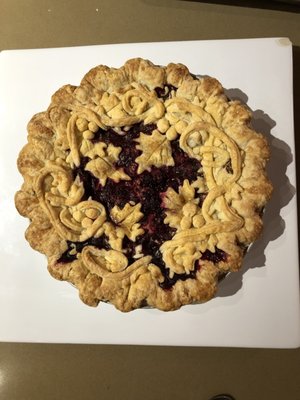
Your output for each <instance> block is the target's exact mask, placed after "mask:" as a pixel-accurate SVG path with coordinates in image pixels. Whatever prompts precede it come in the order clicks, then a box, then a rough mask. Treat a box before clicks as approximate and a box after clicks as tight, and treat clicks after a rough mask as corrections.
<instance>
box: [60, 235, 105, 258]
mask: <svg viewBox="0 0 300 400" xmlns="http://www.w3.org/2000/svg"><path fill="white" fill-rule="evenodd" d="M67 244H68V248H67V250H66V251H65V252H64V253H63V254H62V256H61V257H60V259H59V260H58V262H61V263H67V262H72V261H74V260H76V258H77V254H71V251H72V250H73V249H75V250H76V252H77V253H81V251H82V249H83V248H84V247H85V246H94V247H97V248H98V249H105V250H109V249H110V245H109V242H108V238H107V236H106V235H102V236H101V237H99V238H94V237H93V238H90V239H88V240H85V241H84V242H70V241H67Z"/></svg>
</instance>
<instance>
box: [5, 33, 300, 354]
mask: <svg viewBox="0 0 300 400" xmlns="http://www.w3.org/2000/svg"><path fill="white" fill-rule="evenodd" d="M137 56H139V57H143V58H148V59H150V60H152V61H153V62H154V63H156V64H161V65H165V64H167V63H168V62H172V61H175V62H181V63H183V64H186V65H187V66H189V68H190V70H191V72H193V73H194V74H201V75H211V76H214V77H216V78H218V79H219V80H220V81H221V82H222V84H223V86H224V87H225V88H227V89H228V94H229V96H230V97H233V98H239V99H242V100H244V101H246V102H247V104H248V105H249V107H250V108H251V109H252V110H253V111H254V126H255V128H257V129H259V130H261V131H263V132H264V133H265V134H266V135H267V138H268V139H269V141H270V144H271V149H272V161H271V162H270V164H269V173H270V177H271V179H272V181H273V184H274V187H275V191H274V195H273V198H272V200H271V202H270V203H269V205H268V207H267V208H266V211H265V215H264V221H265V230H264V234H263V237H262V238H261V239H260V240H259V241H258V242H257V243H256V244H254V245H253V246H252V247H251V249H250V250H249V253H248V255H247V257H246V259H245V263H244V267H243V269H242V270H241V271H240V272H238V273H235V274H231V275H229V276H228V277H227V278H226V279H224V280H223V281H222V283H221V284H220V289H219V292H218V294H217V297H216V298H215V299H213V300H211V301H210V302H208V303H206V304H202V305H201V304H200V305H193V306H186V307H184V308H182V309H180V310H178V311H175V312H169V313H163V312H161V311H157V310H153V309H142V310H137V311H134V312H131V313H128V314H123V313H121V312H119V311H117V310H115V308H114V307H113V306H111V305H108V304H101V305H100V306H99V307H98V308H90V307H88V306H85V305H84V304H82V303H81V301H80V300H79V298H78V295H77V290H76V289H75V288H74V287H72V286H71V285H69V284H68V283H66V282H59V281H56V280H54V279H53V278H52V277H50V275H49V274H48V272H47V269H46V259H45V257H44V256H43V255H41V254H38V253H37V252H35V251H34V250H32V249H31V248H30V246H29V245H28V244H27V242H26V241H25V239H24V231H25V229H26V227H27V226H28V221H27V220H25V219H24V218H22V217H21V216H19V215H18V213H17V212H16V210H15V208H14V201H13V198H14V193H15V191H16V190H18V188H19V187H20V186H21V183H22V178H21V176H20V175H19V173H18V172H17V169H16V158H17V155H18V153H19V151H20V149H21V147H22V146H23V145H24V144H25V143H26V125H27V122H28V121H29V119H30V118H31V116H32V115H33V114H34V113H36V112H39V111H42V110H44V109H46V107H47V106H48V104H49V101H50V96H51V94H52V93H53V92H54V91H55V90H56V89H58V88H59V87H60V86H62V85H63V84H66V83H71V84H75V85H77V84H79V82H80V79H81V78H82V77H83V75H84V74H85V73H86V72H87V71H88V70H89V69H90V68H92V67H93V66H95V65H97V64H106V65H109V66H115V67H119V66H121V65H122V64H123V63H124V61H125V60H126V59H128V58H131V57H137ZM236 88H238V89H236ZM292 93H293V88H292V45H291V43H290V41H289V40H288V39H286V38H271V39H248V40H222V41H188V42H167V43H139V44H122V45H106V46H88V47H74V48H59V49H37V50H21V51H3V52H2V53H1V54H0V105H1V111H0V112H1V114H0V221H1V225H0V321H1V325H0V340H1V341H11V342H53V343H102V344H143V345H180V346H233V347H273V348H293V347H298V346H299V344H300V321H299V318H300V310H299V276H298V271H299V268H298V236H297V211H296V195H295V146H294V128H293V97H292Z"/></svg>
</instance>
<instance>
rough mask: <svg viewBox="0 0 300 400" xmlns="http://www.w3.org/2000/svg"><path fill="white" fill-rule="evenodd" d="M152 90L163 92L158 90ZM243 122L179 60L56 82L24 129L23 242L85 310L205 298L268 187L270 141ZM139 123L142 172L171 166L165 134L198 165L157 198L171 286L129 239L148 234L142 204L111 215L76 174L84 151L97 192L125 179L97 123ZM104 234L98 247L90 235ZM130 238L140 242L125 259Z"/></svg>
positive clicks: (163, 305) (171, 306)
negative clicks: (167, 234)
mask: <svg viewBox="0 0 300 400" xmlns="http://www.w3.org/2000/svg"><path fill="white" fill-rule="evenodd" d="M157 88H160V90H161V91H164V90H165V91H169V93H168V96H165V97H164V96H158V92H157V90H156V89H157ZM250 121H251V113H250V111H249V110H248V109H247V108H246V106H244V105H242V104H241V103H240V102H238V101H230V100H228V99H227V97H226V96H225V95H224V92H223V88H222V86H221V84H220V83H219V82H218V81H217V80H216V79H214V78H210V77H204V78H200V79H196V78H195V77H194V76H192V75H191V74H190V73H189V70H188V69H187V67H185V66H184V65H182V64H169V65H168V66H166V67H160V66H156V65H153V64H152V63H151V62H150V61H147V60H143V59H132V60H129V61H127V62H126V63H125V65H124V66H123V67H121V68H119V69H115V68H109V67H106V66H98V67H95V68H93V69H92V70H91V71H89V72H88V73H87V74H86V75H85V76H84V78H83V79H82V82H81V84H80V86H78V87H76V86H71V85H65V86H63V87H62V88H60V89H59V90H58V91H57V92H56V93H55V94H54V95H53V96H52V100H51V104H50V106H49V108H48V110H47V111H45V112H41V113H39V114H36V115H35V116H33V117H32V119H31V121H30V122H29V124H28V143H27V144H26V145H25V147H24V148H23V149H22V150H21V152H20V154H19V158H18V169H19V171H20V173H21V174H22V175H23V177H24V184H23V186H22V188H21V189H20V191H18V192H17V193H16V196H15V203H16V207H17V210H18V212H19V213H20V214H21V215H22V216H25V217H27V218H29V219H30V225H29V227H28V229H27V231H26V239H27V240H28V241H29V243H30V245H31V246H32V247H33V248H34V249H36V250H38V251H40V252H41V253H43V254H45V255H46V256H47V259H48V269H49V272H50V273H51V275H52V276H54V277H55V278H56V279H61V280H66V281H69V282H71V283H72V284H73V285H75V286H76V287H77V288H78V290H79V294H80V298H81V299H82V301H83V302H85V303H86V304H88V305H91V306H96V305H97V304H98V303H99V301H108V302H110V303H112V304H114V305H115V306H116V307H117V308H118V309H120V310H122V311H130V310H133V309H135V308H139V307H141V306H143V305H145V304H147V305H149V306H151V307H156V308H159V309H161V310H175V309H178V308H179V307H181V306H182V305H185V304H190V303H194V302H204V301H207V300H209V299H211V298H212V297H213V295H214V294H215V291H216V287H217V283H218V277H219V276H220V275H221V274H222V273H224V272H228V271H236V270H238V269H239V268H240V267H241V264H242V260H243V256H244V250H245V248H246V247H247V246H249V244H250V243H251V242H253V241H254V240H255V239H256V238H257V237H258V235H259V234H260V232H261V229H262V221H261V216H260V215H261V211H262V209H263V207H264V206H265V205H266V203H267V201H268V200H269V198H270V195H271V192H272V186H271V184H270V182H269V180H268V178H267V176H266V171H265V166H266V162H267V160H268V158H269V147H268V144H267V142H266V140H265V138H264V137H263V136H262V135H261V134H260V133H257V132H255V131H254V130H253V129H252V128H251V127H250ZM139 123H143V124H144V125H149V124H154V126H155V128H153V130H152V132H151V134H149V133H147V134H146V133H143V132H141V133H140V135H139V137H138V138H136V139H134V141H133V142H132V146H135V148H136V149H137V150H139V156H138V157H137V158H136V159H135V162H136V163H137V165H138V168H137V174H138V175H140V174H142V173H144V172H145V171H151V170H152V169H153V168H162V167H165V166H168V167H174V165H175V161H174V158H173V155H172V142H173V141H176V142H178V143H179V146H180V149H181V151H183V152H184V153H185V154H186V155H188V156H189V157H190V158H192V159H194V160H197V161H199V163H200V164H199V165H201V168H200V169H199V171H198V177H197V179H196V180H193V181H190V180H189V177H188V176H187V177H186V179H185V180H184V181H183V182H182V184H181V185H180V186H179V187H178V190H175V189H174V188H172V187H169V188H167V190H166V192H165V193H164V199H163V207H164V210H165V211H164V212H165V219H164V224H165V225H168V226H169V227H170V229H173V230H174V234H173V236H172V237H171V238H170V239H169V240H166V241H164V243H163V244H162V245H161V246H160V252H161V254H162V259H163V261H164V263H165V266H166V270H167V271H168V274H169V275H168V276H169V279H170V280H171V281H172V279H174V277H176V280H174V281H173V285H171V287H168V288H166V287H164V285H163V283H164V280H165V279H166V277H165V275H164V273H163V270H162V269H161V268H160V267H159V266H157V265H156V264H155V262H154V261H153V257H152V256H151V255H149V254H143V252H142V246H141V245H139V244H138V241H137V240H138V238H139V237H141V235H143V234H144V233H145V229H144V227H143V225H142V221H143V217H144V214H143V211H142V204H141V203H132V202H128V203H126V204H125V205H123V206H120V205H117V204H116V205H115V206H114V207H112V208H111V209H109V210H108V209H107V208H106V207H105V206H104V205H103V204H101V202H99V201H98V200H95V199H93V198H91V197H90V196H88V197H87V196H86V193H85V187H84V184H83V182H82V180H81V179H80V177H79V176H78V175H76V174H75V173H74V171H76V168H77V169H78V168H79V167H80V166H81V163H82V159H83V158H84V159H85V160H88V162H87V163H86V164H85V170H86V171H89V173H90V174H92V175H93V176H94V177H95V178H97V180H98V182H99V184H100V185H102V187H105V185H106V184H107V181H108V180H112V181H114V182H122V181H130V180H131V177H130V175H128V173H126V171H125V169H124V168H123V167H120V166H119V165H118V160H119V158H120V153H121V151H122V147H120V146H116V145H113V144H112V143H109V144H108V143H105V142H102V141H95V140H94V141H93V139H94V137H95V136H94V135H95V134H96V132H97V131H98V129H99V128H100V129H102V130H103V131H106V130H108V129H109V128H113V129H114V131H115V132H116V134H120V135H122V134H126V131H128V129H130V127H131V126H133V125H135V124H139ZM201 196H202V197H201ZM200 199H202V200H203V201H202V202H201V201H200ZM104 237H106V238H108V239H107V240H108V246H107V245H106V246H103V247H102V248H97V247H95V246H94V245H93V243H92V242H88V241H89V240H91V239H99V240H100V239H101V240H102V239H103V238H104ZM126 240H127V241H128V240H129V241H130V242H131V243H133V244H134V243H136V246H135V252H134V256H133V261H132V260H131V261H129V258H128V257H127V255H126V254H127V253H126V248H125V247H126V246H125V245H124V242H125V241H126ZM70 243H71V245H70ZM78 243H79V244H80V243H81V244H82V245H81V246H80V245H78ZM84 243H88V244H86V245H84ZM70 246H71V250H70ZM72 246H73V247H72ZM98 247H99V246H98ZM79 249H80V250H79ZM66 251H68V252H69V253H68V254H69V255H71V256H72V257H71V258H70V260H67V261H66V260H64V259H63V255H64V254H65V252H66ZM218 251H221V254H223V255H224V254H225V256H224V257H220V256H219V255H218V254H217V252H218ZM208 252H209V254H210V255H211V257H210V258H209V257H206V256H204V254H208ZM218 257H219V258H218ZM197 263H198V264H197ZM196 266H198V267H196ZM183 275H184V278H182V279H181V277H183ZM178 276H179V278H178ZM189 277H190V278H189Z"/></svg>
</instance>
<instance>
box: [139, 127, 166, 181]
mask: <svg viewBox="0 0 300 400" xmlns="http://www.w3.org/2000/svg"><path fill="white" fill-rule="evenodd" d="M136 142H138V145H137V146H136V148H137V149H139V150H141V151H142V154H141V155H140V156H139V157H138V158H136V160H135V161H136V162H137V163H138V165H139V166H138V170H137V172H138V174H141V173H142V172H143V171H145V170H146V169H148V170H151V167H152V166H155V167H158V168H159V167H162V166H164V165H167V166H169V165H172V166H173V165H174V160H173V157H172V149H171V145H170V142H169V140H168V138H167V137H166V136H164V135H161V134H160V133H159V132H158V131H157V130H154V131H153V132H152V134H151V135H146V134H144V133H141V134H140V137H139V138H138V139H136Z"/></svg>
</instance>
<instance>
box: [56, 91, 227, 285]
mask: <svg viewBox="0 0 300 400" xmlns="http://www.w3.org/2000/svg"><path fill="white" fill-rule="evenodd" d="M158 89H159V88H157V89H156V92H157V94H158V95H159V96H160V97H162V96H165V92H166V89H164V90H165V91H164V92H160V91H162V90H163V89H159V90H158ZM173 89H175V88H173V87H169V88H168V93H170V92H171V90H173ZM154 129H156V125H155V124H149V125H143V124H136V125H133V126H132V127H131V128H130V129H127V131H125V129H124V130H122V131H121V133H116V132H115V131H114V130H113V129H108V130H107V131H104V130H102V129H99V130H98V131H97V132H96V133H95V136H94V139H93V142H95V143H96V142H99V141H102V142H104V143H106V144H110V143H111V144H113V145H114V146H118V147H122V151H121V153H120V155H119V159H118V161H117V162H116V164H115V165H116V166H117V167H118V168H123V169H124V171H125V173H126V174H127V175H129V176H130V178H131V180H128V181H125V180H124V181H122V180H121V181H120V182H115V181H113V180H112V179H110V178H108V179H107V181H106V184H105V185H104V186H102V185H101V184H100V182H99V180H98V179H97V178H96V177H94V176H93V174H92V173H90V172H89V171H86V170H85V165H86V164H87V162H88V161H89V158H86V157H84V158H82V159H81V165H80V166H79V167H77V168H76V169H74V171H73V174H74V178H76V176H79V178H80V180H81V181H82V183H83V185H84V190H85V195H84V198H83V199H82V200H87V199H89V198H91V199H92V200H95V201H98V202H100V203H101V204H103V206H104V207H105V209H106V212H107V218H108V219H109V213H110V210H111V209H112V208H113V207H114V206H118V207H120V208H123V207H124V206H125V204H126V203H129V202H130V203H131V204H137V203H141V204H142V207H141V211H142V213H143V214H144V216H143V218H142V219H141V220H140V221H139V223H140V225H141V227H142V228H143V230H144V234H142V235H140V236H138V237H137V238H136V240H135V242H133V241H131V240H129V239H128V238H127V237H125V238H124V239H123V249H124V252H125V254H126V256H127V258H128V262H129V264H131V263H132V262H134V261H136V259H135V248H136V247H137V246H139V245H140V246H141V247H140V248H141V253H143V255H144V256H145V255H151V256H152V262H153V263H154V264H155V265H157V266H158V267H159V268H160V270H161V272H162V274H163V276H164V278H165V280H164V282H163V283H161V284H160V286H161V287H162V288H163V289H166V290H167V289H171V288H172V286H173V285H174V284H175V283H176V282H177V281H178V280H184V281H185V280H186V279H188V278H191V279H194V278H195V277H196V272H197V271H198V270H200V268H201V265H200V262H199V260H197V261H196V262H195V265H194V269H193V271H191V272H190V273H189V274H174V275H173V277H172V278H171V277H170V276H169V269H168V268H167V266H166V265H165V263H164V261H163V259H162V254H161V252H160V250H159V249H160V246H161V245H162V244H163V243H164V242H165V241H167V240H170V239H171V238H172V237H173V236H174V234H175V232H176V230H175V229H174V228H171V227H170V226H169V225H167V224H165V223H164V219H165V217H166V214H165V210H164V207H163V197H164V193H165V192H166V190H167V189H168V188H169V187H171V188H173V189H174V190H175V191H178V189H179V187H180V186H181V185H182V184H183V182H184V180H185V179H187V178H188V179H189V181H190V182H193V181H195V180H196V179H197V178H198V176H199V172H198V170H199V168H200V167H201V164H200V162H199V161H198V160H196V159H194V158H190V157H189V156H188V155H187V153H185V152H184V151H183V150H181V148H180V146H179V142H178V139H177V140H174V141H172V142H171V147H172V157H173V159H174V164H175V165H174V166H164V167H161V168H157V167H152V168H151V170H150V171H144V172H143V173H141V174H137V168H138V165H137V163H136V162H135V159H136V158H137V157H138V156H139V155H140V154H141V151H140V150H137V149H136V147H135V146H134V143H135V142H134V141H133V140H134V139H136V138H137V137H138V136H139V134H140V132H143V133H145V134H151V133H152V131H153V130H154ZM205 196H206V194H196V197H198V198H199V206H200V207H201V205H202V203H203V201H204V199H205ZM110 222H111V223H113V221H112V220H110ZM85 246H95V247H97V248H99V249H106V250H108V249H110V245H109V242H108V238H107V237H106V236H105V235H103V236H102V237H100V238H91V239H89V240H87V241H85V242H82V243H81V242H76V243H72V242H68V249H67V250H66V252H65V253H64V254H63V255H62V256H61V257H60V259H59V260H58V262H61V263H65V262H71V261H73V260H75V259H76V252H77V253H80V252H81V251H82V249H83V248H84V247H85ZM201 258H202V259H203V260H209V261H212V262H214V263H218V262H220V261H225V260H226V253H225V252H224V251H222V250H220V249H217V248H216V252H215V253H212V252H210V251H209V250H206V251H205V252H204V253H203V255H202V257H201Z"/></svg>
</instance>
